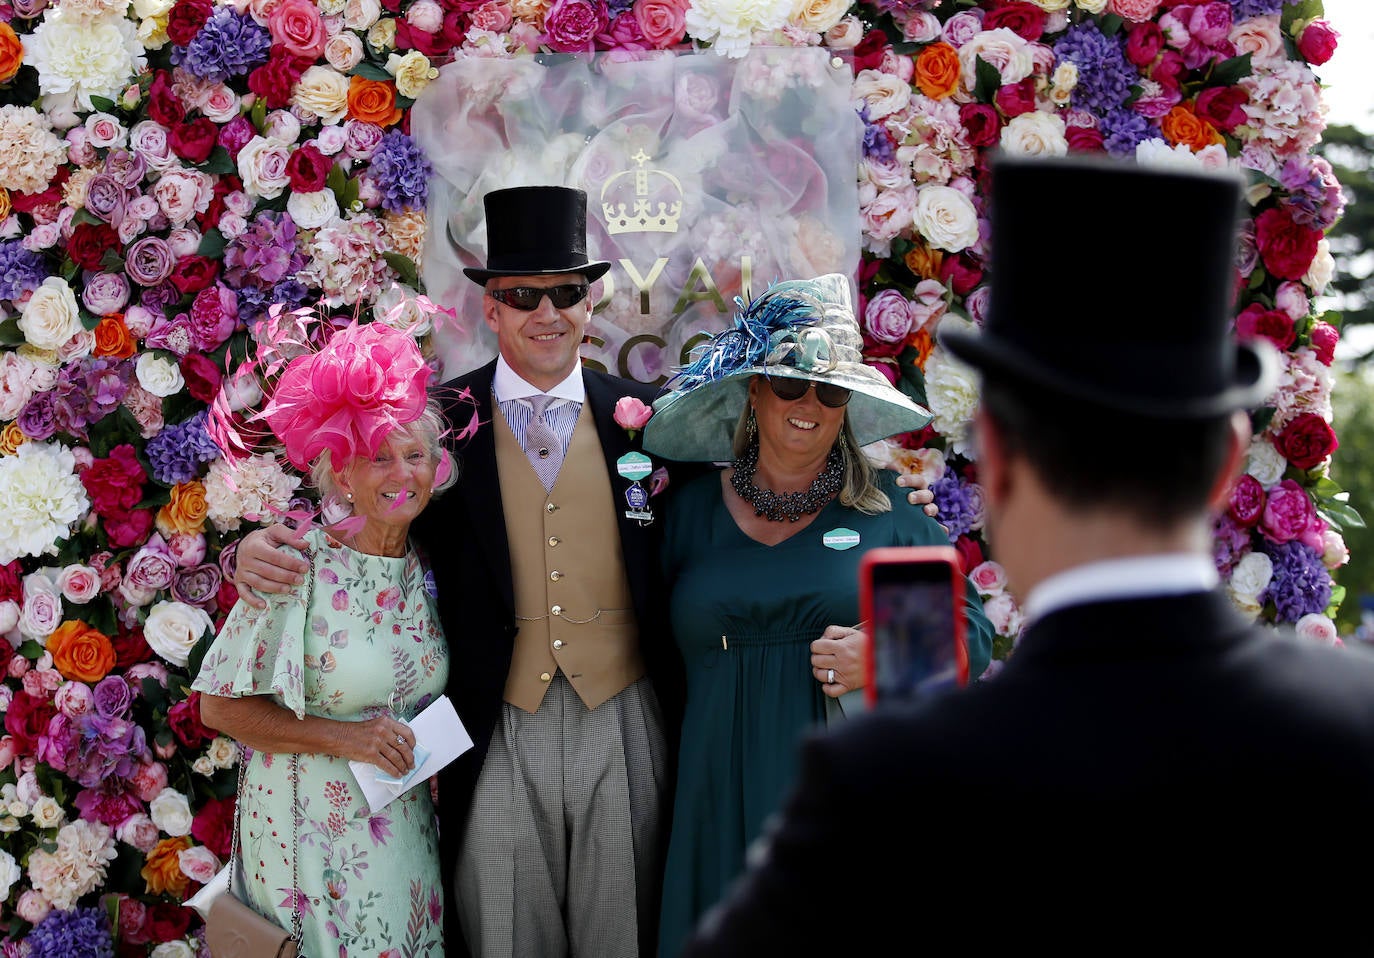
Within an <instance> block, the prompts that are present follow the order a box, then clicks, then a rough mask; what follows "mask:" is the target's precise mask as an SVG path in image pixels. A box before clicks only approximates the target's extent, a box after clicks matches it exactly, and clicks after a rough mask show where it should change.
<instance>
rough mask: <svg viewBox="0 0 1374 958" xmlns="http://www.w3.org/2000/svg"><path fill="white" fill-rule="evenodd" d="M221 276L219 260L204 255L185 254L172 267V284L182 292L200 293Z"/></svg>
mask: <svg viewBox="0 0 1374 958" xmlns="http://www.w3.org/2000/svg"><path fill="white" fill-rule="evenodd" d="M218 277H219V261H218V260H213V259H208V258H207V257H204V256H195V255H192V256H183V257H182V258H181V259H179V260H177V264H176V266H174V267H172V275H171V277H170V278H171V280H172V285H173V286H175V287H176V288H177V290H178V291H180V292H181V293H183V294H184V293H199V292H200V291H201V290H202V289H205V287H207V286H209V285H210V284H211V283H213V282H214V281H215V280H216V279H217V278H218Z"/></svg>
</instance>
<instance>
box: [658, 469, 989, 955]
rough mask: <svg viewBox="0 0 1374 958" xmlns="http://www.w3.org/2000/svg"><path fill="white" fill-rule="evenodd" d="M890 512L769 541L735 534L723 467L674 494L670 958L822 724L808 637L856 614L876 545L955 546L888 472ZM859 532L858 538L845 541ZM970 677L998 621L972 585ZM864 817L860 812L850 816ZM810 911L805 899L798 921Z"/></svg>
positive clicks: (666, 916)
mask: <svg viewBox="0 0 1374 958" xmlns="http://www.w3.org/2000/svg"><path fill="white" fill-rule="evenodd" d="M879 475H880V483H881V485H882V488H883V491H884V492H886V493H887V495H888V498H890V499H891V500H892V504H893V505H892V510H891V511H890V512H886V513H883V514H881V515H876V516H867V515H864V514H863V513H861V512H857V511H855V510H853V509H848V508H846V507H844V506H841V505H840V503H839V501H838V500H832V501H831V502H830V503H829V504H828V505H826V506H825V507H824V508H823V509H822V510H821V511H820V513H819V514H818V515H817V517H816V519H815V521H814V522H812V523H811V524H810V525H809V526H807V527H806V528H805V529H803V530H802V531H801V532H799V533H797V534H796V535H794V536H792V537H791V538H790V539H788V540H786V541H785V542H780V543H778V544H777V545H775V546H766V545H763V544H761V543H759V542H756V541H754V540H753V539H750V538H749V537H748V536H746V535H745V534H744V533H743V532H741V531H740V528H739V526H738V525H736V524H735V520H734V518H733V517H732V516H731V515H730V513H729V510H728V509H727V508H726V506H725V502H724V500H723V498H722V496H721V486H720V483H721V479H720V474H719V473H715V472H713V473H709V474H708V475H705V476H702V477H701V478H699V479H697V480H695V481H694V482H692V483H690V484H689V485H687V486H685V487H683V489H682V490H681V491H680V492H679V493H678V494H677V496H678V498H677V499H676V500H675V501H674V503H673V508H672V510H671V511H670V513H669V515H668V518H667V520H666V525H665V529H664V547H663V548H664V551H663V557H664V567H665V572H666V575H667V580H668V584H669V588H670V590H671V610H672V625H673V634H674V638H675V640H676V641H677V644H678V647H679V648H680V649H681V650H682V654H683V658H684V659H685V660H686V665H687V708H686V713H685V716H684V718H683V725H682V745H681V749H680V752H679V758H678V782H677V792H676V795H675V796H674V801H673V825H672V834H671V836H670V838H669V846H668V858H667V863H666V870H665V876H664V888H663V910H662V921H661V925H660V929H659V936H660V937H659V946H660V947H659V955H660V958H672V956H674V955H676V954H677V953H678V952H679V951H680V950H681V948H682V945H683V944H684V943H685V941H686V938H687V936H688V934H689V932H690V931H691V929H692V928H693V926H694V925H695V924H696V922H697V920H698V919H699V918H700V917H701V916H702V914H703V913H704V912H705V911H706V910H707V909H708V908H710V907H711V906H712V905H713V904H715V903H716V902H717V901H718V900H720V899H721V898H722V897H723V895H724V893H725V892H726V890H727V889H728V888H729V886H730V884H731V883H732V882H733V881H734V879H735V878H736V877H737V876H738V875H739V874H740V872H741V871H743V868H744V857H745V850H746V849H747V848H748V846H749V844H750V843H751V842H752V841H753V840H754V839H755V838H757V837H758V835H759V834H760V832H761V830H762V827H763V824H764V821H765V819H767V817H768V816H769V815H771V814H772V813H773V812H774V811H776V810H777V809H779V808H780V806H781V804H782V800H783V798H784V797H785V796H786V794H787V789H788V788H789V787H790V786H791V784H792V782H793V780H794V777H795V773H796V769H797V747H798V744H799V742H800V739H801V738H802V736H803V735H804V734H805V733H806V732H807V731H809V730H810V729H812V728H814V727H815V726H817V725H819V724H821V723H822V722H823V721H824V720H825V714H826V696H825V694H824V692H822V691H821V685H820V683H819V682H817V681H816V679H815V678H814V676H813V675H812V672H811V661H810V659H811V642H812V641H813V640H815V639H818V638H820V636H821V633H822V632H823V631H825V627H826V626H828V625H841V626H852V625H855V624H856V623H858V622H859V591H858V581H859V579H858V570H859V559H860V557H861V556H862V555H863V553H864V552H865V551H867V550H868V549H870V548H873V547H875V546H908V545H912V546H914V545H948V544H949V539H948V537H947V536H946V534H945V532H944V530H943V529H942V528H941V527H940V525H939V524H938V523H937V522H936V521H935V520H934V519H932V518H930V517H929V516H927V515H925V513H924V512H923V511H922V510H921V509H919V508H917V507H915V506H910V505H908V504H907V502H906V490H904V489H902V488H900V487H898V486H897V484H896V481H895V480H896V476H895V474H894V473H892V472H890V471H887V470H884V471H882V472H881V473H880V474H879ZM852 533H857V534H858V539H859V541H858V545H857V546H854V547H851V548H843V549H841V548H838V546H840V545H844V544H846V543H845V542H844V540H846V539H852ZM965 612H966V615H967V619H968V625H967V639H968V648H969V669H970V671H969V674H970V675H979V674H981V673H982V671H983V669H985V668H986V667H987V664H988V660H989V658H990V657H991V654H992V627H991V626H990V625H989V624H988V621H987V618H986V616H984V615H983V607H982V602H981V601H980V600H979V598H978V593H977V592H976V590H974V589H973V587H972V586H969V587H968V588H967V591H966V605H965ZM855 811H858V812H861V810H855ZM806 907H807V905H806V903H805V902H798V908H799V909H801V911H799V912H798V919H799V920H800V919H801V915H802V913H803V912H804V911H805V909H806Z"/></svg>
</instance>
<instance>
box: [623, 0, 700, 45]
mask: <svg viewBox="0 0 1374 958" xmlns="http://www.w3.org/2000/svg"><path fill="white" fill-rule="evenodd" d="M687 7H688V4H687V3H685V2H683V0H638V2H636V3H635V5H634V8H633V9H634V16H635V20H636V21H637V22H638V23H639V31H640V32H641V33H642V34H644V39H645V40H647V41H648V42H649V44H650V45H651V46H653V47H654V48H655V49H658V50H666V49H667V48H668V47H671V46H673V45H674V44H675V43H678V42H680V41H681V40H682V38H683V36H684V35H685V34H686V32H687Z"/></svg>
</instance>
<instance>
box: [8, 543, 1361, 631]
mask: <svg viewBox="0 0 1374 958" xmlns="http://www.w3.org/2000/svg"><path fill="white" fill-rule="evenodd" d="M1349 561H1350V550H1349V549H1348V548H1346V545H1345V539H1344V538H1342V536H1341V534H1340V533H1339V532H1337V531H1336V530H1335V529H1327V530H1326V531H1325V532H1323V533H1322V565H1324V566H1326V567H1327V568H1328V569H1339V568H1340V567H1341V566H1343V565H1345V564H1346V563H1347V562H1349ZM3 631H5V630H4V629H0V632H3Z"/></svg>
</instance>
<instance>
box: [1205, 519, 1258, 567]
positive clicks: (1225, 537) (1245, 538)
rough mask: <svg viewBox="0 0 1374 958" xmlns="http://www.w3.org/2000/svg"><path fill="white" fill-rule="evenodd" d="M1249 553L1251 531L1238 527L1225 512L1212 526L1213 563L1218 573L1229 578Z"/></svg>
mask: <svg viewBox="0 0 1374 958" xmlns="http://www.w3.org/2000/svg"><path fill="white" fill-rule="evenodd" d="M1249 551H1250V530H1249V529H1246V528H1244V527H1242V526H1239V525H1237V524H1236V521H1235V520H1234V519H1232V518H1231V517H1230V516H1229V515H1227V514H1226V513H1224V512H1223V513H1222V514H1221V515H1220V516H1219V517H1218V518H1217V520H1216V522H1215V524H1214V525H1213V526H1212V561H1214V562H1215V563H1216V565H1217V572H1219V573H1220V574H1221V575H1223V576H1229V575H1230V574H1231V570H1232V569H1234V568H1235V567H1236V563H1238V562H1240V560H1241V559H1244V558H1245V555H1246V553H1248V552H1249Z"/></svg>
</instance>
